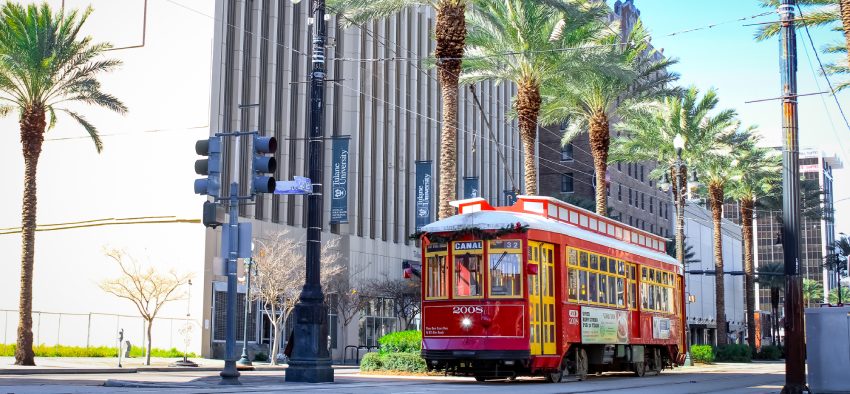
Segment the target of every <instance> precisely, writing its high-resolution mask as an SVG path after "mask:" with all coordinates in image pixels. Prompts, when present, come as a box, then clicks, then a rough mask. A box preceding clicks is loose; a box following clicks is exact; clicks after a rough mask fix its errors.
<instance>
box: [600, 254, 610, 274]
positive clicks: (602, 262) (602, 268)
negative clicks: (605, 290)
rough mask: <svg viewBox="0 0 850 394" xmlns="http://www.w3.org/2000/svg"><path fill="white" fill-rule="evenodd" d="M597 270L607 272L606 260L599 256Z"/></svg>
mask: <svg viewBox="0 0 850 394" xmlns="http://www.w3.org/2000/svg"><path fill="white" fill-rule="evenodd" d="M599 270H600V271H602V272H605V271H608V258H607V257H605V256H599Z"/></svg>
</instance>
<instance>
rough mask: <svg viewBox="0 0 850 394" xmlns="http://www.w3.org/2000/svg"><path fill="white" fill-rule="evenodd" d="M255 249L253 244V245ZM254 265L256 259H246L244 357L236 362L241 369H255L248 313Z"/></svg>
mask: <svg viewBox="0 0 850 394" xmlns="http://www.w3.org/2000/svg"><path fill="white" fill-rule="evenodd" d="M252 249H253V245H252ZM253 267H254V259H253V258H250V259H245V276H246V277H247V279H246V280H245V321H244V325H243V326H242V327H243V330H242V334H243V335H242V357H241V358H240V359H239V361H237V362H236V363H237V364H239V366H240V369H254V366H253V364H251V360H250V359H248V315H249V313H250V311H251V271H252V270H253Z"/></svg>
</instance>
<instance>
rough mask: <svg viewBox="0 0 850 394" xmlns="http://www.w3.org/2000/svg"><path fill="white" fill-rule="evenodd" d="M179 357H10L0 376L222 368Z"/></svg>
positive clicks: (264, 367)
mask: <svg viewBox="0 0 850 394" xmlns="http://www.w3.org/2000/svg"><path fill="white" fill-rule="evenodd" d="M178 360H182V358H157V357H151V365H150V366H147V365H144V361H145V359H144V358H143V357H137V358H129V359H126V358H125V359H122V360H121V366H122V368H118V359H117V358H115V357H36V358H35V364H36V366H35V367H23V366H18V365H13V364H14V361H15V360H14V358H13V357H0V375H32V374H82V373H88V374H91V373H98V374H99V373H118V374H120V373H137V372H181V371H184V372H185V371H220V370H221V369H222V368H224V361H223V360H212V359H204V358H191V359H190V360H191V361H194V362H195V363H196V364H198V366H197V367H170V366H169V364H171V363H173V362H175V361H178ZM253 364H254V370H257V371H282V370H284V369H286V364H282V365H271V364H269V363H262V362H254V363H253ZM334 368H344V369H356V368H357V367H356V366H334Z"/></svg>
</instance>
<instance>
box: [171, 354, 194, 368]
mask: <svg viewBox="0 0 850 394" xmlns="http://www.w3.org/2000/svg"><path fill="white" fill-rule="evenodd" d="M169 366H170V367H197V366H198V364H196V363H195V362H194V361H192V360H189V359H187V358H186V356H183V359H182V360H180V361H175V362H173V363H171V364H170V365H169Z"/></svg>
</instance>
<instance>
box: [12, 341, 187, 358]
mask: <svg viewBox="0 0 850 394" xmlns="http://www.w3.org/2000/svg"><path fill="white" fill-rule="evenodd" d="M15 347H16V344H9V345H0V356H5V357H11V356H14V355H15ZM32 350H33V352H34V353H35V356H36V357H118V348H115V347H108V346H96V347H83V346H64V345H54V346H47V345H44V344H41V345H35V346H33V348H32ZM144 354H145V350H144V349H143V348H140V347H137V346H133V347H132V348H131V349H130V356H131V357H142V356H143V355H144ZM187 355H188V356H189V357H198V356H197V355H196V354H195V353H188V354H187ZM151 357H165V358H176V357H183V352H182V351H180V350H177V349H176V348H171V349H168V350H163V349H157V348H153V349H151Z"/></svg>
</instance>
